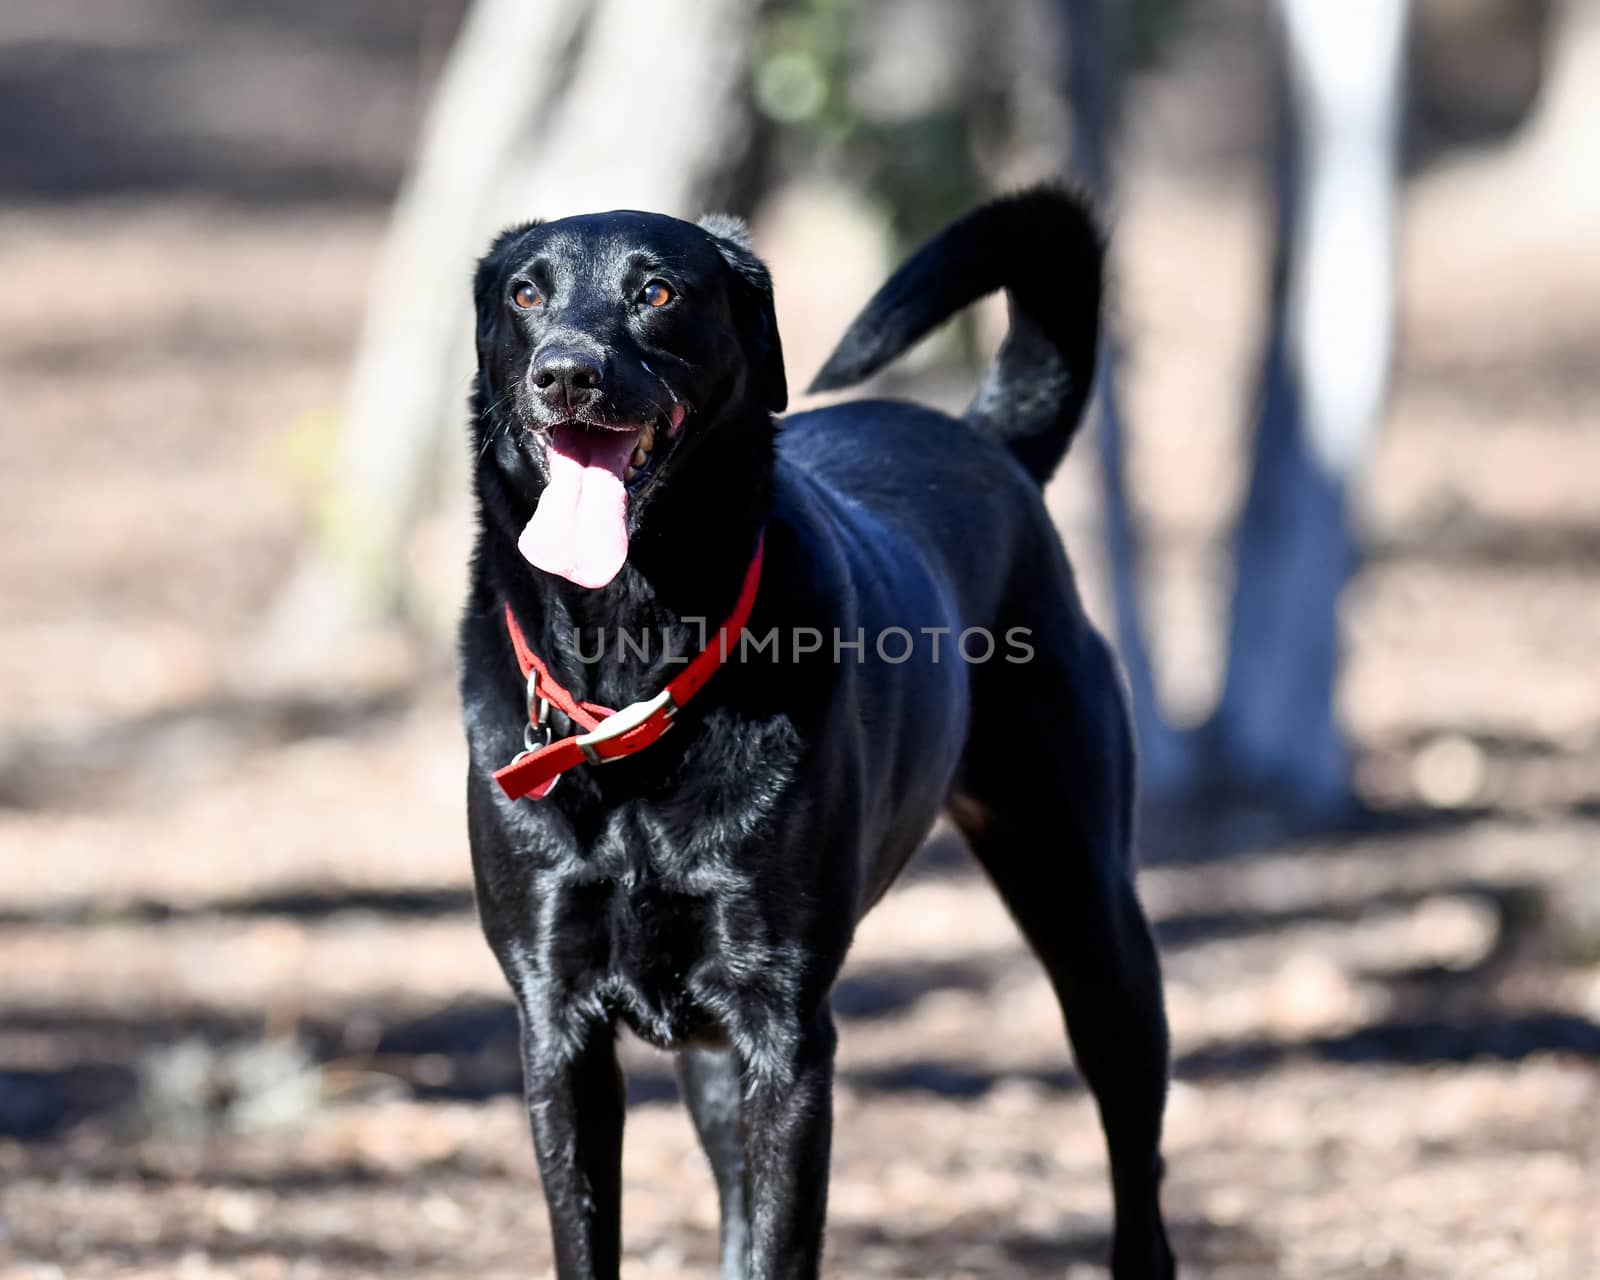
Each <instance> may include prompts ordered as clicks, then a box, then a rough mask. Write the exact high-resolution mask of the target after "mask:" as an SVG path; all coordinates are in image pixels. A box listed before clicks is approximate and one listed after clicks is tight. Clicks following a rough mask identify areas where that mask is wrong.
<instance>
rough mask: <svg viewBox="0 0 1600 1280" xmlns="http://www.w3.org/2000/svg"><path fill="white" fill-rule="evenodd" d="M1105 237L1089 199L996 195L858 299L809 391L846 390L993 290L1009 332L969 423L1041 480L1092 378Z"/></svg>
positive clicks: (1052, 193) (1056, 191)
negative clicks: (858, 308)
mask: <svg viewBox="0 0 1600 1280" xmlns="http://www.w3.org/2000/svg"><path fill="white" fill-rule="evenodd" d="M1103 256H1104V242H1103V239H1102V237H1101V234H1100V230H1099V228H1098V226H1097V225H1096V224H1095V220H1094V217H1093V215H1092V214H1091V213H1090V210H1089V206H1088V202H1087V201H1085V200H1083V199H1081V198H1080V197H1078V196H1075V195H1073V194H1071V193H1069V192H1067V191H1064V190H1062V189H1061V188H1059V187H1048V186H1046V187H1036V188H1033V189H1032V190H1029V191H1023V192H1020V193H1018V194H1016V195H1012V196H1006V197H1004V198H1002V199H999V200H995V201H993V202H991V203H989V204H986V205H983V206H982V207H981V208H978V209H975V210H973V211H972V212H971V213H969V214H967V215H966V217H964V218H962V219H960V220H959V221H957V222H953V223H951V224H950V226H948V227H946V228H945V229H944V230H943V231H941V232H940V233H939V234H938V235H936V236H935V237H934V238H933V239H932V240H930V241H928V243H927V244H925V245H923V246H922V248H920V249H918V250H917V252H916V253H914V254H913V255H912V256H911V257H910V258H908V259H907V260H906V261H905V263H904V264H902V266H901V267H900V269H899V270H898V271H896V272H895V273H894V275H892V276H890V277H889V279H888V281H887V282H886V283H885V284H884V286H883V288H881V289H879V290H878V292H877V293H876V294H875V295H874V296H873V298H872V301H871V302H869V303H867V305H866V309H865V310H863V311H862V312H861V314H860V315H858V316H857V317H856V318H855V320H854V322H853V323H852V324H851V325H850V328H849V330H848V331H847V332H846V333H845V335H844V337H843V338H842V339H841V340H840V342H839V345H838V346H837V347H835V348H834V351H833V354H832V355H831V356H829V357H828V360H827V363H826V364H824V365H823V366H822V372H821V373H819V374H818V375H817V376H816V379H815V380H814V381H813V382H812V384H811V388H810V389H811V390H812V391H834V390H837V389H839V388H841V387H848V386H852V385H853V384H855V383H857V382H860V381H861V380H862V379H863V378H867V377H869V376H871V375H872V374H874V373H876V372H877V371H878V370H879V369H881V368H883V367H884V366H885V365H886V364H888V363H889V362H890V361H891V360H893V359H894V358H895V357H896V356H898V355H900V354H901V353H902V352H903V351H905V350H906V349H907V348H908V347H910V346H911V345H912V344H913V343H914V342H916V341H917V339H918V338H920V337H922V336H923V335H924V334H926V333H927V332H928V331H929V330H931V329H933V328H934V327H935V326H936V325H938V324H940V323H942V322H943V321H945V320H947V319H948V318H949V317H950V316H952V315H954V314H955V313H956V312H957V311H959V310H961V309H962V308H963V307H965V306H967V305H968V304H970V303H972V302H975V301H977V299H979V298H981V297H983V296H984V295H985V294H988V293H993V292H994V291H995V290H996V289H1004V290H1005V291H1006V300H1007V302H1008V303H1009V304H1010V312H1011V328H1010V330H1009V332H1007V334H1006V338H1005V341H1004V343H1002V345H1001V347H1000V350H999V352H998V353H997V354H996V355H995V359H994V363H993V364H992V365H990V366H989V371H988V373H987V375H986V376H985V377H984V381H983V385H982V387H980V388H979V390H978V394H977V396H976V398H975V399H974V400H973V401H972V403H971V405H969V406H968V408H967V412H966V420H967V422H968V423H970V424H971V425H972V426H973V427H974V428H975V429H976V430H978V431H980V432H982V433H983V434H984V435H987V436H991V437H993V438H995V439H998V440H1001V441H1003V442H1004V443H1005V445H1006V446H1007V448H1009V449H1010V450H1011V452H1012V453H1014V454H1015V455H1016V456H1017V458H1018V459H1019V460H1020V461H1021V462H1022V464H1023V465H1024V466H1025V467H1027V469H1028V470H1029V472H1031V473H1032V475H1033V476H1034V478H1035V479H1037V480H1038V481H1039V483H1040V484H1043V483H1044V482H1045V481H1046V480H1047V479H1049V477H1050V473H1051V472H1052V471H1054V470H1055V468H1056V465H1057V464H1058V463H1059V462H1060V461H1061V459H1062V458H1063V457H1064V456H1065V455H1066V452H1067V446H1068V445H1069V444H1071V443H1072V436H1073V432H1074V431H1076V430H1077V427H1078V420H1079V418H1080V417H1081V416H1082V414H1083V407H1084V403H1085V401H1087V400H1088V398H1089V388H1090V386H1091V385H1092V384H1093V382H1094V372H1095V356H1096V352H1097V347H1098V343H1099V337H1100V293H1101V261H1102V258H1103Z"/></svg>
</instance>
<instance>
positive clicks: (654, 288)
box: [639, 280, 672, 307]
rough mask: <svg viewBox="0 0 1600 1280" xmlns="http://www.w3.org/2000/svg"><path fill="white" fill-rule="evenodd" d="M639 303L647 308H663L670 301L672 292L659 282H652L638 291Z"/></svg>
mask: <svg viewBox="0 0 1600 1280" xmlns="http://www.w3.org/2000/svg"><path fill="white" fill-rule="evenodd" d="M639 301H640V302H642V303H644V304H645V306H647V307H664V306H666V305H667V303H669V302H671V301H672V290H671V289H669V288H668V287H667V286H666V285H664V284H662V283H661V281H659V280H652V281H651V282H650V283H649V284H647V285H645V287H644V288H643V289H641V290H639Z"/></svg>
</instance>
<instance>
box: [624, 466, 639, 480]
mask: <svg viewBox="0 0 1600 1280" xmlns="http://www.w3.org/2000/svg"><path fill="white" fill-rule="evenodd" d="M638 474H639V468H638V467H626V468H624V470H623V472H622V479H623V482H624V483H626V482H627V481H629V480H632V479H633V478H634V476H636V475H638Z"/></svg>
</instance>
